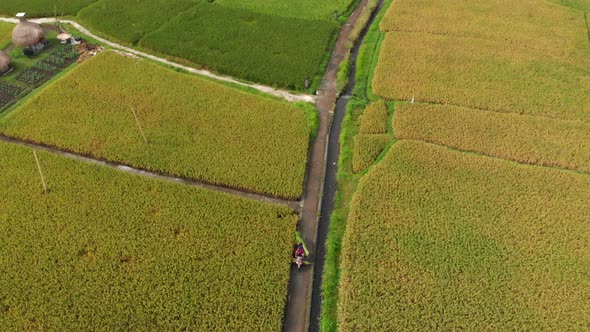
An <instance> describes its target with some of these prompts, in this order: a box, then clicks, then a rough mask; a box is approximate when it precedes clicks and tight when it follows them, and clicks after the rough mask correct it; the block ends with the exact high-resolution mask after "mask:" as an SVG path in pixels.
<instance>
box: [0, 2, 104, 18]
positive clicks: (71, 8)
mask: <svg viewBox="0 0 590 332" xmlns="http://www.w3.org/2000/svg"><path fill="white" fill-rule="evenodd" d="M94 1H96V0H26V1H24V0H2V1H1V2H0V14H4V15H7V16H13V15H15V14H16V13H19V12H26V13H27V16H28V17H43V16H54V15H55V13H57V15H58V16H64V15H76V13H77V12H78V11H79V10H80V9H82V8H84V7H85V6H88V5H89V4H91V3H93V2H94Z"/></svg>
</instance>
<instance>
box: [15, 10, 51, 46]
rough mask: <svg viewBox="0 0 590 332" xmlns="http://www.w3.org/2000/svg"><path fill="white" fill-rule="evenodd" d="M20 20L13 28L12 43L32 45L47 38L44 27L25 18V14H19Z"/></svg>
mask: <svg viewBox="0 0 590 332" xmlns="http://www.w3.org/2000/svg"><path fill="white" fill-rule="evenodd" d="M18 17H19V19H20V22H19V23H18V24H17V25H16V27H14V30H12V43H13V44H14V45H16V46H22V47H26V46H32V45H36V44H39V43H40V42H41V41H42V40H43V39H45V32H43V28H42V27H41V26H40V25H39V24H36V23H32V22H29V21H27V20H26V19H25V17H24V14H22V15H19V16H18Z"/></svg>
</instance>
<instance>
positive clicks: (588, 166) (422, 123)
mask: <svg viewBox="0 0 590 332" xmlns="http://www.w3.org/2000/svg"><path fill="white" fill-rule="evenodd" d="M393 127H394V132H395V134H396V137H397V138H399V139H411V140H419V141H425V142H430V143H435V144H439V145H444V146H449V147H453V148H456V149H460V150H465V151H472V152H478V153H483V154H485V155H489V156H494V157H498V158H503V159H510V160H514V161H517V162H520V163H525V164H535V165H543V166H555V167H560V168H567V169H572V170H577V171H582V172H586V173H590V123H587V122H581V121H566V120H555V119H548V118H541V117H534V116H528V115H518V114H504V113H497V112H487V111H479V110H475V109H470V108H465V107H456V106H448V105H444V106H442V105H429V104H400V103H398V104H397V105H396V112H395V115H394V121H393Z"/></svg>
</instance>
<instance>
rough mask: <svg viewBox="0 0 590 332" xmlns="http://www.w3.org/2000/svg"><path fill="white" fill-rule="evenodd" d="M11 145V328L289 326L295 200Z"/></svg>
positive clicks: (6, 295) (4, 316) (2, 232)
mask: <svg viewBox="0 0 590 332" xmlns="http://www.w3.org/2000/svg"><path fill="white" fill-rule="evenodd" d="M39 158H40V161H41V164H42V168H43V171H44V173H45V176H46V179H47V181H48V184H49V188H50V193H49V194H43V193H42V186H41V182H40V180H39V176H38V173H37V166H36V164H35V159H34V156H33V154H32V150H31V149H28V148H23V147H19V146H15V145H8V144H6V143H0V169H2V173H3V176H1V177H0V198H1V199H0V243H2V245H1V246H0V272H1V273H0V308H1V309H2V310H0V326H2V330H4V331H17V330H56V331H82V330H88V329H91V330H105V331H116V330H150V329H155V330H160V331H170V330H181V329H190V330H202V331H254V330H264V331H280V329H281V324H282V316H283V310H284V305H285V298H286V292H287V283H288V278H289V263H290V259H291V258H290V255H291V249H292V247H291V244H292V241H293V231H294V228H295V223H296V220H297V216H296V215H294V214H293V212H292V211H291V210H290V209H288V208H284V207H280V206H274V205H269V204H264V203H260V202H255V201H249V200H246V199H242V198H238V197H232V196H228V195H225V194H220V193H215V192H210V191H206V190H203V189H200V188H196V187H191V186H185V185H179V184H175V183H168V182H161V181H156V180H152V179H147V178H143V177H139V176H132V175H128V174H125V173H121V172H118V171H116V170H113V169H110V168H104V167H99V166H96V165H90V164H85V163H81V162H77V161H73V160H70V159H65V158H63V157H59V156H56V155H52V154H48V153H39Z"/></svg>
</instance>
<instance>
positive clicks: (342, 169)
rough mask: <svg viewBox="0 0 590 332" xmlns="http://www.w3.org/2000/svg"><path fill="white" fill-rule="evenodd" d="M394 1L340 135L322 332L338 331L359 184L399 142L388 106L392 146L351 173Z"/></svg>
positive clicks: (365, 59)
mask: <svg viewBox="0 0 590 332" xmlns="http://www.w3.org/2000/svg"><path fill="white" fill-rule="evenodd" d="M392 2H393V0H384V2H383V6H382V8H381V11H380V12H379V13H378V14H377V17H376V18H375V20H374V22H373V23H372V25H371V26H370V27H369V29H368V31H367V34H366V35H365V37H364V40H363V44H362V45H361V47H360V51H359V56H358V59H357V64H356V66H357V71H356V77H355V80H356V85H355V87H354V88H353V96H352V97H351V99H350V101H349V103H348V106H347V109H346V115H345V117H344V121H343V123H342V131H341V133H340V139H339V141H340V157H339V160H338V172H337V181H338V191H337V193H336V197H335V200H334V210H333V212H332V217H331V220H330V227H329V231H328V236H327V239H326V244H325V247H326V257H325V263H324V271H323V282H322V296H323V302H322V312H321V322H320V326H321V331H323V332H335V331H337V330H338V301H339V293H338V291H339V283H340V258H341V255H342V240H343V238H344V233H345V232H346V221H347V219H348V213H349V210H350V202H351V201H352V197H353V196H354V194H355V192H356V191H357V186H358V183H359V180H360V179H361V178H362V177H363V176H364V175H365V174H366V173H367V172H368V171H369V170H370V169H371V168H372V167H374V166H375V165H376V164H378V163H379V161H381V159H383V157H384V156H385V155H386V154H387V152H388V151H389V149H390V148H391V146H393V144H395V142H396V139H395V135H393V134H394V133H393V129H392V126H391V121H392V120H393V113H394V112H393V108H394V103H393V102H388V103H387V105H388V110H389V113H390V114H389V117H388V120H387V132H388V133H391V134H392V135H393V138H392V141H391V143H390V144H389V145H388V146H387V147H386V148H385V149H384V150H383V151H382V152H381V154H380V155H379V157H378V158H377V159H376V161H375V163H374V164H373V165H372V166H370V167H368V168H367V169H366V170H364V171H362V172H359V173H357V174H355V173H354V172H353V171H352V156H353V142H354V137H355V136H356V134H357V133H358V124H359V123H358V122H359V118H360V114H361V113H360V109H362V108H364V107H366V106H367V104H368V103H369V102H370V101H374V100H377V99H378V97H376V96H375V95H373V94H372V91H371V87H370V80H371V79H372V77H373V74H372V72H373V70H374V68H375V66H376V65H377V60H378V57H379V51H380V48H381V43H382V40H383V36H384V35H385V34H384V33H383V32H381V31H380V30H379V24H380V22H381V20H382V19H383V17H384V16H385V14H386V13H387V10H388V9H389V7H390V5H391V3H392Z"/></svg>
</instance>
